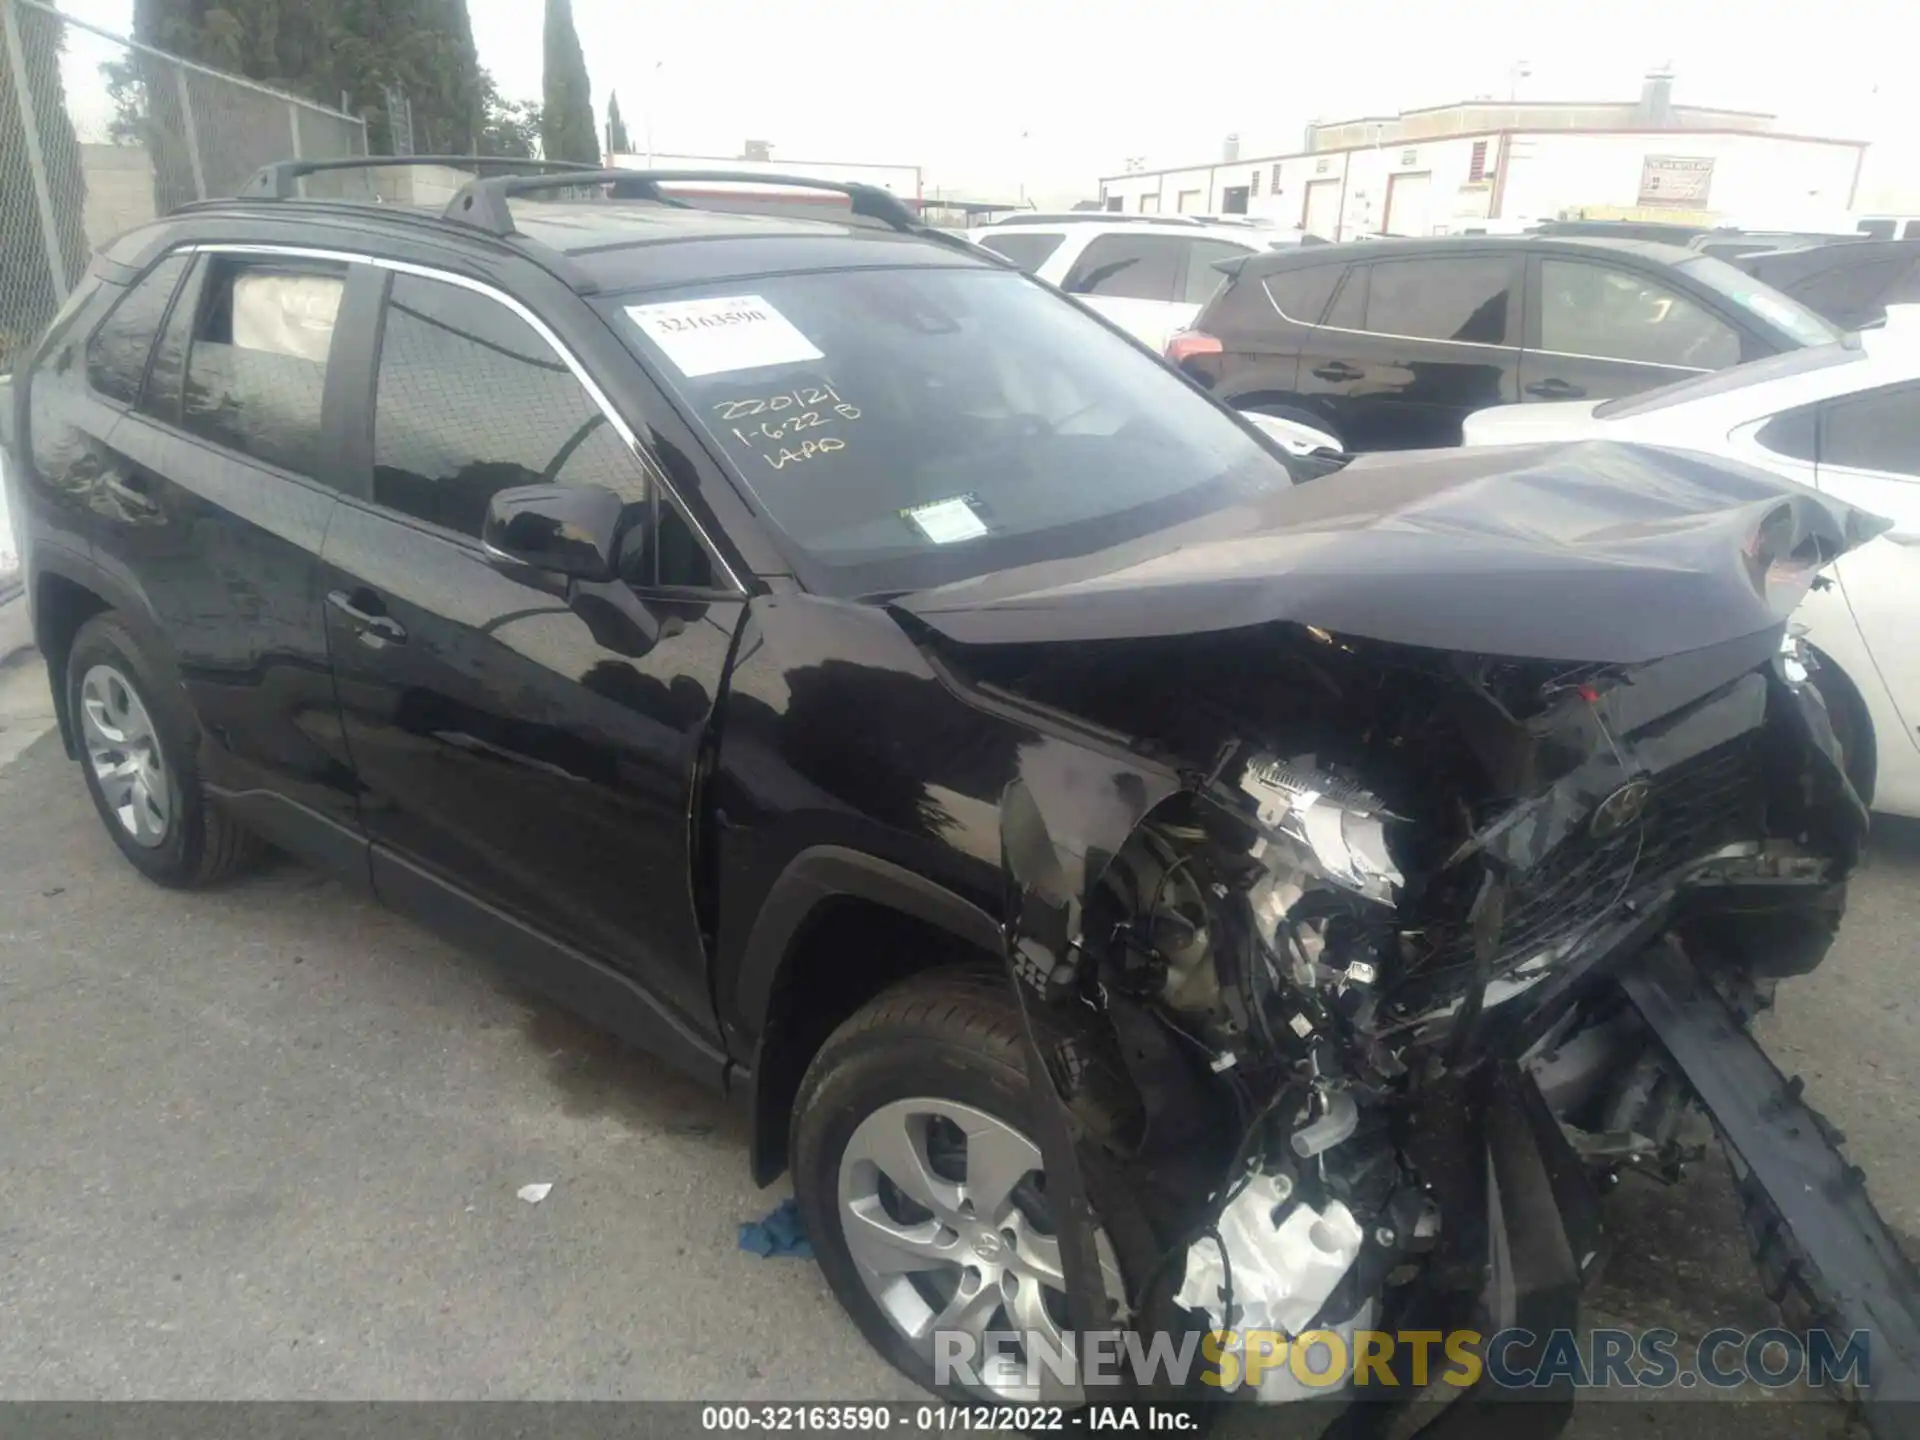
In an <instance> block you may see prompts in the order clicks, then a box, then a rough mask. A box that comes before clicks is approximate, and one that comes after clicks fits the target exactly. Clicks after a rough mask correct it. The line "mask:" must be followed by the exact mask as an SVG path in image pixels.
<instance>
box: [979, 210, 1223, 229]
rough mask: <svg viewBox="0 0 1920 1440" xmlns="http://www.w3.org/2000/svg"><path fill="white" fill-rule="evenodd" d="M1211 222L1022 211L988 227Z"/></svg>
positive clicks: (1190, 217) (1104, 212) (1099, 212)
mask: <svg viewBox="0 0 1920 1440" xmlns="http://www.w3.org/2000/svg"><path fill="white" fill-rule="evenodd" d="M1207 223H1209V222H1207V221H1205V220H1202V219H1200V218H1199V217H1197V216H1194V215H1142V214H1139V213H1137V212H1136V213H1133V214H1127V213H1125V212H1123V211H1120V210H1059V211H1050V210H1022V211H1020V212H1019V213H1018V214H1016V215H1006V216H1002V217H1001V218H1000V219H998V220H989V221H988V222H987V226H988V227H991V228H994V229H998V228H999V227H1000V226H1002V225H1011V226H1020V225H1205V224H1207Z"/></svg>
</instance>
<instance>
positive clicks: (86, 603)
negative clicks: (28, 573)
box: [32, 546, 178, 760]
mask: <svg viewBox="0 0 1920 1440" xmlns="http://www.w3.org/2000/svg"><path fill="white" fill-rule="evenodd" d="M34 560H35V564H34V574H33V588H32V600H33V641H34V645H35V647H36V648H37V649H38V650H39V651H40V656H41V659H42V660H43V661H44V662H45V663H46V667H47V682H48V686H49V688H50V689H51V690H52V691H53V714H54V721H55V724H56V726H57V728H58V729H59V732H60V743H61V746H62V747H63V748H64V749H65V750H66V753H67V758H68V759H70V760H71V759H77V758H78V757H79V753H80V751H79V741H78V737H77V736H76V735H75V733H74V727H73V716H72V714H71V713H70V707H69V706H68V704H67V656H68V655H69V654H71V653H72V650H73V642H74V638H75V637H76V636H77V635H79V633H80V627H81V626H83V625H85V624H86V623H87V621H89V620H91V619H92V618H93V617H94V616H96V615H103V614H106V613H107V612H109V611H111V612H113V613H115V614H117V615H119V616H120V617H121V619H122V620H124V621H125V622H126V624H127V625H128V626H129V627H130V628H131V629H133V630H134V631H135V632H136V633H137V634H138V636H139V638H140V639H141V641H142V642H143V643H145V644H146V645H147V646H148V647H149V653H150V654H151V656H152V657H153V659H154V660H155V661H156V662H159V663H162V664H164V665H165V666H166V667H167V670H168V671H170V672H173V673H175V674H177V673H178V666H177V665H176V664H175V661H174V655H173V649H172V647H171V646H170V645H168V644H167V643H166V639H165V635H164V632H163V631H162V630H161V628H160V626H159V625H158V624H156V623H155V621H154V619H153V614H152V610H151V607H149V606H148V605H147V604H146V602H145V601H144V599H143V598H141V597H139V596H137V595H135V594H133V593H132V592H130V591H129V590H128V589H127V588H126V587H125V586H122V585H119V584H116V583H115V582H114V580H113V579H112V577H111V576H109V575H108V574H107V573H106V572H105V571H103V570H102V569H101V568H100V567H99V566H98V565H95V564H93V563H92V562H91V561H88V560H85V559H83V558H81V557H79V556H77V555H71V554H68V553H67V552H65V551H60V550H55V549H53V548H52V547H45V546H43V547H41V548H40V549H39V551H38V553H37V554H36V555H35V557H34Z"/></svg>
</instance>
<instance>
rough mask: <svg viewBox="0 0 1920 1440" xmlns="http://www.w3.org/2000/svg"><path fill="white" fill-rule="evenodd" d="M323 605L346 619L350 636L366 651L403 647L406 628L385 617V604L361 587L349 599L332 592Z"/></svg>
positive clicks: (345, 595)
mask: <svg viewBox="0 0 1920 1440" xmlns="http://www.w3.org/2000/svg"><path fill="white" fill-rule="evenodd" d="M327 604H329V605H331V606H332V607H333V608H334V609H335V610H337V611H339V612H340V614H341V615H343V616H345V617H346V621H347V624H348V625H349V626H351V627H352V629H353V633H354V635H355V636H356V637H357V638H358V639H359V641H360V643H361V644H362V645H365V646H367V647H368V648H370V649H373V650H381V649H384V648H385V647H387V646H388V645H404V644H406V643H407V630H406V627H405V626H404V625H402V624H401V623H400V622H399V621H398V620H396V619H394V618H393V617H392V616H391V615H389V614H387V607H386V604H385V602H384V601H382V600H381V598H380V597H379V596H378V595H376V594H374V593H373V592H372V591H371V590H368V589H366V588H365V587H364V586H363V587H362V588H360V589H358V590H355V591H354V592H353V593H352V594H351V595H349V594H348V593H347V592H346V591H345V590H334V591H332V592H330V593H329V594H328V595H327Z"/></svg>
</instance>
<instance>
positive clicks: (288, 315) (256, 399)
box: [180, 256, 346, 477]
mask: <svg viewBox="0 0 1920 1440" xmlns="http://www.w3.org/2000/svg"><path fill="white" fill-rule="evenodd" d="M345 290H346V268H345V267H344V266H340V265H319V264H308V263H305V262H300V263H288V262H285V261H280V260H250V259H235V258H228V257H224V256H216V257H214V258H213V259H212V260H211V261H210V262H209V263H208V267H207V273H206V277H205V279H204V281H203V282H202V284H201V289H200V298H199V304H198V306H197V308H196V310H195V312H194V316H193V331H192V340H191V342H190V343H189V345H188V349H187V371H186V387H185V391H184V394H183V398H182V402H181V412H180V423H181V426H182V427H183V428H184V429H187V430H190V431H192V432H193V433H194V434H196V435H200V436H202V437H204V438H205V439H208V440H211V441H213V442H214V443H215V444H218V445H223V446H225V447H226V448H228V449H230V450H236V451H238V452H239V453H241V454H243V455H247V456H250V457H252V458H253V459H255V460H260V461H264V462H265V463H267V464H269V465H277V466H279V467H280V468H281V469H283V470H289V471H292V472H293V473H294V474H296V475H305V476H309V477H317V476H318V475H319V470H320V416H321V402H322V398H323V397H324V395H325V394H326V381H327V358H328V356H329V355H330V354H331V353H332V349H333V330H334V318H335V316H336V315H337V314H338V313H339V310H340V297H341V296H342V295H343V294H344V293H345Z"/></svg>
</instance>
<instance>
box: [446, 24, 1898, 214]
mask: <svg viewBox="0 0 1920 1440" xmlns="http://www.w3.org/2000/svg"><path fill="white" fill-rule="evenodd" d="M469 7H470V10H471V13H472V15H473V25H474V34H475V38H476V40H477V42H478V44H479V48H480V60H481V63H482V64H483V65H485V66H487V67H488V68H489V69H491V70H492V71H493V73H494V75H495V77H496V78H497V79H498V80H499V82H500V84H501V86H502V88H503V89H505V90H506V91H508V92H509V93H524V94H528V95H534V94H538V92H539V87H540V25H541V6H540V5H539V4H538V3H536V0H469ZM1743 10H1744V13H1742V11H1743ZM1911 15H1912V7H1911V4H1910V3H1901V0H1819V3H1817V4H1816V3H1813V0H1784V3H1776V4H1774V5H1772V6H1769V7H1767V8H1765V9H1759V8H1747V7H1741V8H1739V9H1736V8H1733V7H1729V6H1727V5H1726V4H1724V3H1714V0H1604V3H1602V4H1599V5H1595V4H1593V3H1579V4H1576V3H1569V0H1451V3H1448V4H1445V5H1431V4H1417V5H1416V4H1410V3H1406V0H1400V3H1396V4H1389V5H1356V6H1343V5H1326V4H1320V5H1291V4H1275V3H1273V0H1126V3H1123V4H1116V5H1110V6H1099V5H1090V4H1087V3H1084V0H1081V3H1069V0H972V3H970V4H966V5H954V4H939V5H934V4H928V3H925V0H918V3H916V0H904V3H903V0H890V3H871V0H809V3H806V4H785V3H769V0H704V3H702V4H699V5H676V6H665V5H662V6H654V5H635V4H633V3H632V0H574V19H575V23H576V25H577V26H578V28H579V31H580V40H581V44H582V46H583V47H584V49H585V51H586V55H587V65H588V69H589V71H590V72H591V74H592V78H593V97H594V103H595V106H596V108H597V109H603V107H604V105H605V103H606V96H607V92H608V90H609V89H613V90H617V91H618V92H619V94H620V102H621V109H622V111H623V113H624V114H625V116H626V119H627V122H628V128H629V130H630V131H631V132H632V134H633V138H634V143H635V144H636V145H644V143H645V142H644V139H643V136H642V131H643V130H644V128H645V124H646V119H647V117H648V115H649V114H650V115H651V120H652V129H653V136H654V145H655V147H656V148H658V149H660V150H666V151H679V152H682V153H686V152H692V153H700V154H715V155H731V154H737V153H738V151H739V146H740V144H741V142H742V141H743V140H746V139H749V138H752V139H765V140H771V141H772V142H773V144H774V154H775V157H776V158H779V157H781V156H786V157H790V158H793V159H798V160H876V161H888V162H898V163H905V164H918V165H921V166H923V167H925V168H926V170H927V172H928V173H927V179H928V182H929V183H930V184H933V183H938V184H943V185H951V186H961V187H983V186H998V187H1005V186H1009V185H1017V184H1019V183H1020V181H1021V180H1022V179H1023V178H1024V179H1025V180H1026V182H1027V183H1028V185H1029V186H1030V187H1031V188H1034V189H1036V190H1043V191H1051V190H1056V189H1059V188H1061V187H1062V186H1065V187H1067V188H1070V189H1072V188H1079V189H1084V190H1086V191H1089V192H1090V191H1091V190H1092V189H1093V188H1094V187H1093V184H1092V182H1093V181H1094V180H1095V178H1096V177H1098V176H1099V175H1100V174H1102V173H1109V172H1112V171H1115V170H1118V169H1120V168H1121V165H1122V163H1123V162H1124V160H1125V159H1126V158H1127V157H1128V156H1136V155H1138V156H1145V157H1147V158H1148V162H1149V164H1158V163H1179V162H1182V161H1187V160H1197V159H1208V158H1213V157H1215V156H1217V155H1218V153H1219V147H1220V143H1221V140H1222V138H1223V137H1224V136H1225V135H1226V134H1227V133H1228V132H1230V131H1237V132H1238V133H1239V134H1240V136H1241V138H1242V153H1243V154H1247V155H1257V154H1261V153H1272V152H1273V151H1276V150H1291V149H1296V148H1298V143H1299V138H1300V135H1301V131H1302V129H1303V127H1304V126H1305V124H1306V122H1307V121H1309V120H1311V119H1314V118H1316V117H1323V118H1328V119H1335V118H1342V117H1346V116H1351V115H1358V114H1379V113H1385V114H1393V113H1395V112H1397V111H1399V110H1401V109H1411V108H1414V107H1417V106H1422V105H1435V104H1444V103H1446V102H1448V101H1452V100H1460V99H1466V98H1471V97H1472V96H1475V95H1480V94H1486V95H1492V96H1495V97H1497V98H1501V99H1504V98H1506V96H1507V94H1508V89H1509V86H1510V85H1511V84H1512V75H1511V71H1512V68H1513V66H1514V64H1515V62H1517V61H1521V60H1524V61H1527V62H1528V64H1529V68H1530V69H1531V71H1532V74H1531V75H1530V76H1529V77H1528V78H1526V79H1523V80H1521V81H1520V82H1519V94H1520V97H1521V98H1523V99H1538V100H1560V99H1565V100H1605V99H1620V98H1628V97H1632V96H1634V95H1636V94H1638V92H1639V86H1640V80H1641V77H1642V76H1643V75H1644V74H1645V72H1646V70H1647V69H1648V68H1649V67H1650V66H1652V65H1656V64H1659V63H1662V62H1671V64H1672V65H1673V67H1674V69H1675V71H1676V73H1677V76H1678V79H1677V81H1676V84H1675V98H1676V100H1678V101H1680V102H1682V103H1691V104H1696V105H1719V106H1729V107H1733V108H1736V109H1753V110H1767V111H1772V112H1774V113H1777V114H1778V115H1779V116H1780V117H1781V122H1782V126H1781V128H1783V129H1789V128H1790V129H1796V130H1803V131H1807V132H1811V133H1816V134H1828V135H1841V136H1847V137H1857V138H1866V139H1873V138H1878V135H1879V134H1882V133H1885V134H1900V133H1905V134H1912V133H1915V132H1917V131H1920V86H1916V85H1915V84H1914V83H1913V69H1912V63H1911V55H1912V48H1911V47H1912V38H1911V37H1912V34H1913V26H1912V20H1911ZM1883 78H1884V80H1885V81H1886V82H1887V83H1886V84H1885V86H1884V87H1883V90H1884V91H1886V92H1897V93H1893V94H1891V97H1890V98H1889V99H1886V100H1884V101H1883V99H1882V97H1881V96H1878V95H1875V94H1874V93H1873V90H1874V87H1875V86H1876V85H1878V84H1880V82H1881V81H1882V79H1883ZM1023 135H1024V136H1025V137H1026V138H1025V139H1024V140H1023V139H1022V136H1023Z"/></svg>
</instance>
